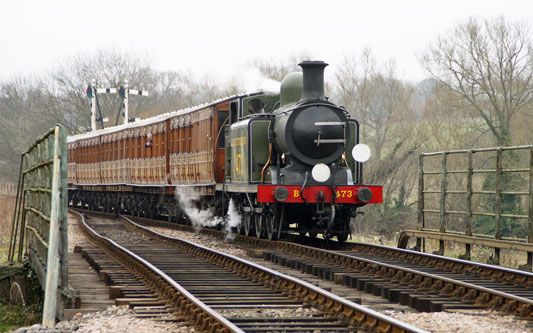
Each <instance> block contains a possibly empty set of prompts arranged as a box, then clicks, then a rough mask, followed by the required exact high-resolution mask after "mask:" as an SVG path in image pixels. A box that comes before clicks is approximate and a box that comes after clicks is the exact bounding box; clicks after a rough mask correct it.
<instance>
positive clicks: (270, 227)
mask: <svg viewBox="0 0 533 333" xmlns="http://www.w3.org/2000/svg"><path fill="white" fill-rule="evenodd" d="M261 218H262V219H263V220H264V221H263V228H265V235H266V237H267V238H268V239H269V240H275V239H276V238H277V236H278V233H277V230H276V227H275V224H276V218H275V216H274V214H272V213H264V214H263V215H261Z"/></svg>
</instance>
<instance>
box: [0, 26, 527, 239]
mask: <svg viewBox="0 0 533 333" xmlns="http://www.w3.org/2000/svg"><path fill="white" fill-rule="evenodd" d="M530 36H531V31H530V29H529V27H528V26H527V25H525V24H522V23H520V22H512V21H508V20H506V19H505V18H503V17H500V18H495V19H486V20H482V19H469V20H467V21H464V22H462V23H459V24H457V25H456V26H455V27H454V28H453V29H452V30H450V31H447V32H443V33H442V34H441V35H440V36H436V37H435V39H434V41H433V43H431V45H429V46H428V47H427V48H426V49H425V50H423V53H422V55H421V56H420V57H419V60H420V65H421V66H423V67H424V68H425V69H426V70H427V72H428V78H427V79H425V80H423V81H421V82H409V81H406V80H403V79H402V78H401V77H400V76H399V75H398V72H399V68H397V66H396V64H395V62H394V59H390V60H389V61H386V62H384V63H382V62H378V61H377V60H376V57H375V55H374V54H373V52H372V50H370V49H363V50H362V51H361V52H360V53H358V54H351V55H346V56H345V57H344V59H343V61H342V63H340V64H335V65H336V66H335V68H336V69H335V72H334V75H333V78H334V79H333V80H331V79H329V80H328V79H326V82H327V86H326V95H328V96H329V97H330V100H331V101H333V102H335V103H336V104H338V105H341V106H344V107H345V108H346V110H348V111H349V112H350V113H351V114H352V115H353V117H354V118H355V119H357V120H358V121H359V123H360V125H361V128H360V129H361V142H364V143H366V144H368V145H369V146H370V148H371V150H372V153H373V155H372V158H371V159H370V161H369V162H367V163H366V166H365V183H368V184H380V185H384V204H383V205H377V206H375V207H372V208H365V209H364V210H365V212H366V214H365V215H363V216H361V217H359V218H358V219H359V220H358V222H357V229H358V230H357V231H359V232H365V233H366V232H379V233H385V234H391V233H393V232H395V231H398V230H402V229H405V228H412V227H414V226H415V224H416V194H417V188H416V186H417V166H418V155H419V154H420V153H422V152H432V151H442V150H449V149H470V148H479V147H493V146H509V145H526V144H533V135H531V134H530V124H532V123H533V122H532V117H533V104H532V102H533V80H532V79H533V44H532V41H531V39H530ZM301 60H305V59H297V58H296V57H292V58H290V59H279V60H277V61H269V60H257V59H255V60H254V59H251V61H250V63H249V66H250V67H252V68H255V69H256V70H257V71H259V72H260V73H261V74H262V75H263V76H264V77H266V78H269V79H274V80H277V81H280V80H281V79H282V78H283V77H284V76H285V75H286V74H287V73H290V72H292V71H295V70H298V66H297V63H298V62H299V61H301ZM320 60H325V61H326V62H327V61H328V59H320ZM93 78H94V79H96V80H97V86H98V87H118V86H120V85H122V84H123V82H124V80H125V79H127V80H129V83H130V87H132V88H137V89H145V90H148V91H149V92H150V96H148V97H142V98H130V100H129V102H130V116H133V117H141V118H146V117H150V116H154V115H157V114H161V113H164V112H169V111H174V110H178V109H181V108H184V107H188V106H192V105H197V104H201V103H206V102H210V101H213V100H215V99H217V98H220V97H224V96H229V95H232V94H235V93H238V92H241V91H243V90H242V89H243V87H242V86H240V81H239V80H234V81H232V82H233V83H231V84H227V85H222V84H219V83H216V82H215V81H214V80H211V79H210V78H198V77H195V76H194V75H193V74H192V73H188V72H177V71H158V70H156V69H154V67H153V65H152V64H151V63H150V61H149V59H146V58H144V57H140V56H138V55H136V54H130V53H127V52H122V51H120V50H100V51H97V52H96V53H94V54H91V55H87V54H82V55H78V56H76V57H73V58H69V59H65V61H64V62H63V63H62V65H61V66H60V67H59V68H58V69H56V70H55V71H54V72H52V73H50V74H47V75H43V76H40V77H17V78H13V79H10V80H6V81H3V82H0V123H1V124H2V125H1V128H2V130H1V131H0V139H1V142H2V143H3V148H2V149H1V150H0V180H2V181H15V180H16V177H17V174H18V166H19V161H20V154H21V152H22V151H23V150H25V149H26V148H27V147H28V146H29V144H30V143H31V142H33V141H34V140H35V139H36V137H37V136H38V135H40V134H41V133H43V132H44V131H46V130H47V129H49V128H50V127H52V126H53V125H54V124H56V123H61V124H63V125H64V126H65V127H66V128H67V130H68V132H69V133H70V134H76V133H81V132H85V131H87V130H88V129H89V128H90V112H89V110H90V109H89V99H88V98H87V96H86V94H85V91H86V88H87V84H88V83H89V82H90V81H91V79H93ZM98 97H99V104H100V108H101V110H102V112H103V116H104V117H108V118H109V121H108V122H107V123H106V124H105V125H106V126H113V125H114V124H115V122H116V118H117V114H118V112H119V107H120V99H119V98H118V97H117V96H116V95H105V94H99V95H98ZM120 121H121V120H120Z"/></svg>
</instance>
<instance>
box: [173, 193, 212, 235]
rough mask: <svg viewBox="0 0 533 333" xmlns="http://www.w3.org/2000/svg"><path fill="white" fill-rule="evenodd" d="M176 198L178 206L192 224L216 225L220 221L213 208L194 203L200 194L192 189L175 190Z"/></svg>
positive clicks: (198, 225) (199, 225)
mask: <svg viewBox="0 0 533 333" xmlns="http://www.w3.org/2000/svg"><path fill="white" fill-rule="evenodd" d="M176 200H177V201H178V204H179V205H180V208H181V209H182V210H183V212H185V214H187V216H188V217H189V219H190V220H191V223H192V225H193V226H196V227H216V226H218V225H219V224H220V223H221V222H222V218H221V217H220V216H216V215H215V212H214V209H213V208H212V207H211V208H208V209H200V208H198V206H197V205H196V203H197V202H198V201H200V194H199V193H198V192H196V191H195V190H193V189H187V188H185V189H179V190H177V191H176Z"/></svg>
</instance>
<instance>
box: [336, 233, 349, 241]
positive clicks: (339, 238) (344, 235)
mask: <svg viewBox="0 0 533 333" xmlns="http://www.w3.org/2000/svg"><path fill="white" fill-rule="evenodd" d="M347 239H348V233H347V232H343V233H342V234H338V235H337V241H338V242H339V243H344V242H346V240H347Z"/></svg>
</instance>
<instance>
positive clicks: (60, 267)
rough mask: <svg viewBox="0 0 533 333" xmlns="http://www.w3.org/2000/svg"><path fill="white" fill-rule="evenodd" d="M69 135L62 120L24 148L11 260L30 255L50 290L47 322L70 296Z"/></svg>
mask: <svg viewBox="0 0 533 333" xmlns="http://www.w3.org/2000/svg"><path fill="white" fill-rule="evenodd" d="M67 190H68V189H67V135H66V131H65V129H64V127H63V126H61V125H57V126H56V127H54V128H52V129H50V130H49V131H48V132H47V133H45V134H44V135H43V136H42V137H41V138H40V139H38V140H37V141H36V142H35V143H34V144H32V145H31V147H30V148H29V149H28V150H27V151H26V152H25V153H23V154H22V156H21V164H20V173H19V181H18V187H17V192H16V193H17V194H16V203H15V212H14V214H13V224H12V230H11V241H10V246H9V254H8V260H10V261H17V262H19V263H21V262H22V260H23V258H24V257H25V256H28V257H29V261H30V265H31V267H32V269H33V270H34V271H35V272H36V274H37V277H38V279H39V282H40V283H41V286H42V288H43V290H44V293H45V299H44V305H43V320H42V322H43V324H45V325H53V324H55V320H56V317H57V318H59V319H62V316H63V309H64V305H65V304H64V303H65V301H66V299H67V298H68V297H66V296H67V295H68V294H69V292H68V270H67V269H68V239H67V237H68V229H67V228H68V215H67V214H68V213H67V209H68V207H67V204H68V192H67Z"/></svg>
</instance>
